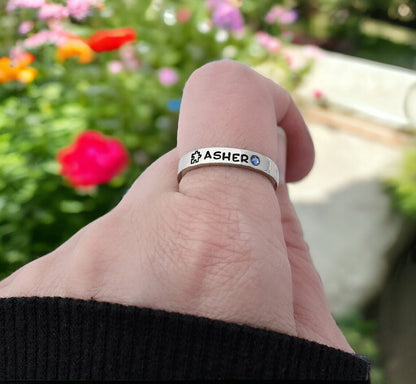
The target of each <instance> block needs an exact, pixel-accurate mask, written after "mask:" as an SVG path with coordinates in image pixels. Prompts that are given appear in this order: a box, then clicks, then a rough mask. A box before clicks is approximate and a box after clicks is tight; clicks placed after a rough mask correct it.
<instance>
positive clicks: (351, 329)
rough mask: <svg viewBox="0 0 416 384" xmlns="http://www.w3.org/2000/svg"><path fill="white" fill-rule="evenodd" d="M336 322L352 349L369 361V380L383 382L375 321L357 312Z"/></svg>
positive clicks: (375, 383) (376, 382)
mask: <svg viewBox="0 0 416 384" xmlns="http://www.w3.org/2000/svg"><path fill="white" fill-rule="evenodd" d="M337 323H338V325H339V327H340V328H341V330H342V332H343V334H344V335H345V337H346V339H347V340H348V342H349V343H350V345H351V347H352V349H353V350H354V351H357V353H359V354H360V355H364V356H365V359H366V360H367V361H369V362H370V363H371V382H372V383H373V384H384V383H385V382H386V379H385V375H384V372H383V369H382V361H381V356H380V351H379V348H378V345H377V342H376V338H377V326H376V323H375V322H374V321H372V320H368V319H366V318H364V316H363V315H362V314H359V313H355V314H351V315H350V316H347V317H344V318H342V319H338V320H337Z"/></svg>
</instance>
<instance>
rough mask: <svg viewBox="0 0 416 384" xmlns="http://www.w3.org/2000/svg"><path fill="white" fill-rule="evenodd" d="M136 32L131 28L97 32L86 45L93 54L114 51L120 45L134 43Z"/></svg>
mask: <svg viewBox="0 0 416 384" xmlns="http://www.w3.org/2000/svg"><path fill="white" fill-rule="evenodd" d="M136 38H137V36H136V31H135V30H134V29H132V28H118V29H112V30H104V31H98V32H96V33H94V34H93V35H92V36H91V37H90V38H89V40H88V45H89V46H90V47H91V48H92V49H93V50H94V51H95V52H104V51H114V50H115V49H119V48H120V47H121V46H122V45H124V44H126V43H130V42H132V41H135V40H136Z"/></svg>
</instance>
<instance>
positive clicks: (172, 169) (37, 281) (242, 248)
mask: <svg viewBox="0 0 416 384" xmlns="http://www.w3.org/2000/svg"><path fill="white" fill-rule="evenodd" d="M278 125H279V126H280V127H282V128H283V129H280V128H278ZM211 146H224V147H236V148H246V149H250V150H252V151H256V152H259V153H262V154H264V155H266V156H268V157H270V158H272V159H273V160H274V161H275V162H276V163H277V164H278V167H279V169H280V172H281V177H280V178H281V180H280V186H279V188H278V189H277V191H275V190H274V188H273V186H272V184H271V182H270V181H269V180H268V179H267V178H266V177H265V176H263V175H261V174H258V173H256V172H251V171H247V170H244V169H240V168H234V167H204V168H199V169H195V170H192V171H190V172H188V173H186V174H185V175H184V177H183V178H182V180H181V182H180V184H179V186H178V183H177V180H176V172H177V164H178V160H179V158H180V157H181V156H182V155H183V154H185V153H187V152H189V151H192V150H194V149H196V148H203V147H211ZM313 161H314V149H313V144H312V140H311V138H310V135H309V133H308V130H307V127H306V125H305V123H304V121H303V118H302V116H301V115H300V113H299V111H298V109H297V107H296V106H295V104H294V103H293V101H292V99H291V97H290V95H289V94H288V93H287V92H286V91H285V90H284V89H282V88H281V87H279V86H278V85H276V84H275V83H273V82H272V81H271V80H269V79H266V78H265V77H263V76H261V75H259V74H257V73H256V72H254V71H253V70H251V69H249V68H248V67H246V66H244V65H242V64H239V63H237V62H232V61H219V62H214V63H210V64H207V65H205V66H203V67H201V68H200V69H198V70H197V71H195V72H194V73H193V74H192V75H191V76H190V78H189V79H188V81H187V83H186V86H185V89H184V93H183V99H182V106H181V111H180V117H179V128H178V138H177V147H176V148H175V149H174V150H172V151H170V152H169V153H167V154H165V155H164V156H162V157H161V158H160V159H158V160H157V161H156V162H155V163H153V164H152V165H151V166H150V167H149V168H148V169H147V170H146V171H145V172H144V173H143V174H142V175H141V176H140V177H139V178H138V179H137V180H136V182H135V183H134V184H133V185H132V187H131V188H130V190H129V191H128V193H127V194H126V195H125V196H124V198H123V199H122V201H121V202H120V203H119V204H118V205H117V206H116V207H115V208H114V209H113V210H111V211H110V212H109V213H107V214H106V215H104V216H102V217H101V218H99V219H97V220H96V221H94V222H92V223H90V224H89V225H87V226H86V227H84V228H83V229H81V230H80V231H79V232H78V233H76V234H75V235H74V236H73V237H72V238H70V239H69V240H68V241H67V242H65V243H64V244H63V245H61V246H60V247H59V248H58V249H56V250H55V251H53V252H51V253H49V254H47V255H45V256H43V257H41V258H39V259H37V260H35V261H33V262H31V263H29V264H27V265H26V266H24V267H23V268H21V269H19V270H18V271H17V272H15V273H14V274H12V275H11V276H10V277H8V278H7V279H5V280H3V281H2V282H1V283H0V297H16V296H17V297H19V296H61V297H72V298H79V299H85V300H89V299H91V298H93V299H94V300H97V301H107V302H112V303H121V304H126V305H134V306H138V307H150V308H154V309H163V310H168V311H174V312H181V313H188V314H194V315H198V316H204V317H209V318H215V319H220V320H224V321H227V322H234V323H238V324H248V325H251V326H254V327H260V328H267V329H270V330H274V331H277V332H282V333H286V334H289V335H294V336H298V337H301V338H305V339H308V340H313V341H316V342H318V343H322V344H326V345H329V346H332V347H335V348H338V349H341V350H344V351H347V352H350V353H353V350H352V349H351V347H350V346H349V344H348V343H347V341H346V340H345V338H344V336H343V335H342V333H341V331H340V330H339V328H338V327H337V325H336V323H335V321H334V319H333V317H332V316H331V314H330V311H329V308H328V303H327V300H326V298H325V294H324V291H323V287H322V283H321V280H320V278H319V275H318V273H317V271H316V269H315V268H314V266H313V263H312V260H311V257H310V254H309V250H308V246H307V244H306V243H305V242H304V240H303V235H302V229H301V226H300V223H299V221H298V218H297V216H296V213H295V211H294V209H293V206H292V204H291V201H290V199H289V195H288V190H287V186H286V181H288V182H291V181H297V180H300V179H302V178H303V177H305V176H306V175H307V174H308V172H309V171H310V169H311V168H312V165H313Z"/></svg>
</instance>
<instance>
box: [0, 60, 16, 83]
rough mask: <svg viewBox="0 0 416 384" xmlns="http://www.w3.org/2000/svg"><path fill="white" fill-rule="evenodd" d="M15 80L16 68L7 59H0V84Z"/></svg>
mask: <svg viewBox="0 0 416 384" xmlns="http://www.w3.org/2000/svg"><path fill="white" fill-rule="evenodd" d="M15 79H16V68H14V67H13V66H12V61H11V60H10V59H9V58H8V57H0V84H3V83H8V82H9V81H13V80H15Z"/></svg>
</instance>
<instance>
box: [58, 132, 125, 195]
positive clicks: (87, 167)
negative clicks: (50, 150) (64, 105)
mask: <svg viewBox="0 0 416 384" xmlns="http://www.w3.org/2000/svg"><path fill="white" fill-rule="evenodd" d="M57 159H58V162H59V163H60V164H61V174H62V175H63V176H64V177H66V178H67V179H68V180H69V182H70V183H71V184H72V185H74V186H77V187H83V186H92V185H97V184H103V183H107V182H109V181H110V180H111V179H112V178H113V177H114V176H116V175H118V174H119V173H120V172H121V171H123V169H124V168H125V167H126V166H127V164H128V162H129V157H128V154H127V150H126V149H125V148H124V146H123V144H122V143H121V142H120V141H119V140H118V139H114V138H110V137H106V136H104V135H102V134H101V133H99V132H95V131H85V132H83V133H81V134H80V135H79V136H78V137H77V139H76V141H75V142H74V143H73V144H71V145H69V146H68V147H66V148H63V149H61V150H60V151H59V152H58V155H57Z"/></svg>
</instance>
